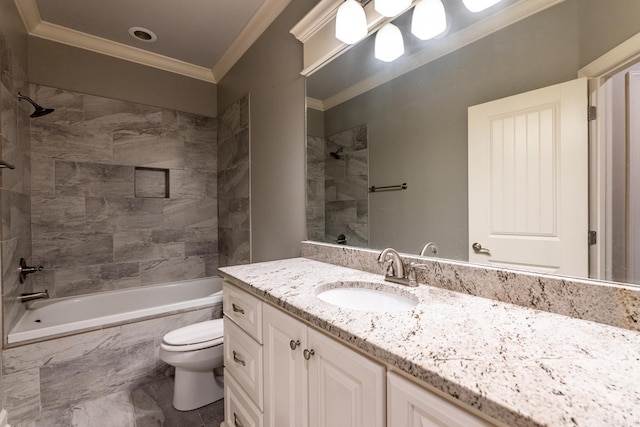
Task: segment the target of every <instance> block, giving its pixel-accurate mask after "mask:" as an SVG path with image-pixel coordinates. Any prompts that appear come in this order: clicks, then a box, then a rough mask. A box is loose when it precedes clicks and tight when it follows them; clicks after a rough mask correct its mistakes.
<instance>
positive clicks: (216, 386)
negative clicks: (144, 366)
mask: <svg viewBox="0 0 640 427" xmlns="http://www.w3.org/2000/svg"><path fill="white" fill-rule="evenodd" d="M223 397H224V384H223V380H222V377H216V376H215V375H214V374H213V370H211V371H209V372H202V371H189V370H186V369H184V368H178V367H176V376H175V384H174V388H173V407H174V408H176V409H177V410H178V411H191V410H193V409H197V408H200V407H202V406H205V405H208V404H210V403H213V402H216V401H218V400H220V399H222V398H223Z"/></svg>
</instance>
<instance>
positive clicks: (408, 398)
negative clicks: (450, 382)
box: [387, 372, 494, 427]
mask: <svg viewBox="0 0 640 427" xmlns="http://www.w3.org/2000/svg"><path fill="white" fill-rule="evenodd" d="M387 417H388V420H387V425H389V426H393V427H413V426H442V425H444V426H447V427H490V426H494V424H491V423H489V422H487V421H485V420H483V419H482V418H479V417H478V416H476V415H474V414H472V413H471V412H467V411H466V410H465V409H464V408H462V407H461V406H458V405H456V404H454V403H451V402H449V401H448V400H446V399H444V398H442V397H440V396H438V395H436V394H435V393H432V392H430V391H429V390H426V389H424V388H422V387H420V386H418V385H417V384H414V383H412V382H411V381H409V380H406V379H404V378H402V377H401V376H400V375H398V374H395V373H393V372H390V373H388V374H387Z"/></svg>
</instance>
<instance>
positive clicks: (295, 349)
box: [263, 304, 385, 427]
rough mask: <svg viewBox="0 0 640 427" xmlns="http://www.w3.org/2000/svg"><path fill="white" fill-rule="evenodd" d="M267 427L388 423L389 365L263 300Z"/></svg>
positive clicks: (354, 426)
mask: <svg viewBox="0 0 640 427" xmlns="http://www.w3.org/2000/svg"><path fill="white" fill-rule="evenodd" d="M263 316H264V317H263V328H264V330H263V337H264V354H265V357H264V363H265V368H264V373H265V380H264V384H265V408H264V420H265V426H268V427H307V426H308V427H336V426H340V427H384V425H385V419H384V415H385V410H384V407H385V401H384V396H385V390H384V388H385V368H384V366H382V365H380V364H378V363H375V362H373V361H372V360H370V359H368V358H366V357H364V356H362V355H360V354H358V353H356V352H355V351H353V350H351V349H349V348H348V347H346V346H344V345H342V344H340V343H339V342H337V341H336V340H334V339H332V338H329V337H327V336H326V335H324V334H322V333H320V332H318V331H316V330H314V329H312V328H310V327H307V326H306V325H305V324H304V323H302V322H300V321H298V320H296V319H295V318H293V317H292V316H290V315H288V314H286V313H283V312H282V311H280V310H278V309H276V308H274V307H271V306H269V305H266V304H265V305H264V307H263Z"/></svg>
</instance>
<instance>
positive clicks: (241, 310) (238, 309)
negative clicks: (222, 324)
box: [231, 303, 244, 314]
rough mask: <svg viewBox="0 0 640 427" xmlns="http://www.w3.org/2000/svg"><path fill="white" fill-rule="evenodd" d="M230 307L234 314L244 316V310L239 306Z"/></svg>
mask: <svg viewBox="0 0 640 427" xmlns="http://www.w3.org/2000/svg"><path fill="white" fill-rule="evenodd" d="M231 307H233V311H234V313H240V314H244V309H243V308H242V307H240V306H239V305H237V304H236V303H233V304H231Z"/></svg>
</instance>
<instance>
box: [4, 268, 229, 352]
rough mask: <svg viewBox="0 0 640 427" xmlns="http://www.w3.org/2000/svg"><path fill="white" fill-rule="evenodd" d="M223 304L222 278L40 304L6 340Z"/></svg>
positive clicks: (31, 305) (31, 308)
mask: <svg viewBox="0 0 640 427" xmlns="http://www.w3.org/2000/svg"><path fill="white" fill-rule="evenodd" d="M220 302H222V278H220V277H205V278H202V279H194V280H185V281H181V282H174V283H167V284H162V285H153V286H143V287H140V288H132V289H125V290H122V291H109V292H100V293H96V294H89V295H81V296H77V297H67V298H55V299H50V300H39V301H34V302H31V303H29V304H28V308H27V311H26V312H25V314H24V315H23V316H22V317H21V318H20V320H19V321H18V323H17V324H16V326H14V328H13V329H12V330H11V332H9V335H8V337H7V340H8V343H9V344H14V343H18V342H23V341H31V340H35V339H42V338H46V337H52V336H59V335H63V334H65V335H66V334H70V333H73V332H78V331H87V330H92V329H99V328H101V327H105V326H114V325H118V324H123V323H129V322H132V321H135V320H140V319H144V318H149V317H155V316H159V315H162V314H168V313H174V312H179V311H184V310H190V309H198V308H204V307H208V306H211V305H213V304H216V303H220Z"/></svg>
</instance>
